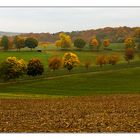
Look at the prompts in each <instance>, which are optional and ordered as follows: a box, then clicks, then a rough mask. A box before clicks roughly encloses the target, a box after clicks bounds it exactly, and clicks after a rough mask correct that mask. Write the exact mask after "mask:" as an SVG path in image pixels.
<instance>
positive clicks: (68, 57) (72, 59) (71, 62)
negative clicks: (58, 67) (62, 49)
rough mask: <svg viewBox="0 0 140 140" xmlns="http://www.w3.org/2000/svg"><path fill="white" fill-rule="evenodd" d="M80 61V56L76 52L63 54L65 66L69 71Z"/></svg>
mask: <svg viewBox="0 0 140 140" xmlns="http://www.w3.org/2000/svg"><path fill="white" fill-rule="evenodd" d="M79 63H80V61H79V59H78V57H77V55H76V54H74V53H71V52H69V53H65V54H64V56H63V66H64V68H66V69H67V70H68V71H69V72H70V71H71V70H72V69H73V68H74V67H76V66H77V65H78V64H79Z"/></svg>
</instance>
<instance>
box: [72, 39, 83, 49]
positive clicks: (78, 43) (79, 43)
mask: <svg viewBox="0 0 140 140" xmlns="http://www.w3.org/2000/svg"><path fill="white" fill-rule="evenodd" d="M85 45H86V42H85V41H84V40H83V39H81V38H78V39H76V40H75V41H74V46H75V47H77V48H79V49H81V48H84V46H85Z"/></svg>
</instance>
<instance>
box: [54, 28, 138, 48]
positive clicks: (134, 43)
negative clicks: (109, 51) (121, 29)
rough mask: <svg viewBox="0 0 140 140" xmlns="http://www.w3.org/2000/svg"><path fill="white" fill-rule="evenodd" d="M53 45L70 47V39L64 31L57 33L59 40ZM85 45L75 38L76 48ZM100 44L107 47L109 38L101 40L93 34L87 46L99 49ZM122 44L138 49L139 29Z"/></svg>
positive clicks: (82, 41) (80, 39) (81, 40)
mask: <svg viewBox="0 0 140 140" xmlns="http://www.w3.org/2000/svg"><path fill="white" fill-rule="evenodd" d="M55 45H56V46H57V47H61V48H65V49H66V48H67V49H68V48H71V47H72V41H71V38H70V36H69V35H66V34H64V33H60V35H59V40H57V41H56V42H55ZM85 45H86V42H85V41H84V40H83V39H82V38H77V39H75V40H74V46H75V47H76V48H78V49H82V48H84V47H85ZM101 45H103V46H104V48H107V47H109V45H110V40H109V39H104V40H103V41H101V40H100V39H99V38H97V37H96V36H94V37H93V38H91V40H90V42H89V46H90V48H92V49H93V48H95V49H96V50H99V48H100V47H101ZM124 45H125V48H126V49H127V48H137V49H140V29H137V30H136V33H135V39H134V38H133V37H128V38H126V39H125V40H124Z"/></svg>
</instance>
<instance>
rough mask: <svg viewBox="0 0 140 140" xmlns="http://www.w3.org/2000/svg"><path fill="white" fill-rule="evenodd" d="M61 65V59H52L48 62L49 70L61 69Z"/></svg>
mask: <svg viewBox="0 0 140 140" xmlns="http://www.w3.org/2000/svg"><path fill="white" fill-rule="evenodd" d="M61 65H62V59H61V58H59V57H52V58H50V59H49V62H48V67H49V68H50V69H51V70H57V69H59V68H60V67H61Z"/></svg>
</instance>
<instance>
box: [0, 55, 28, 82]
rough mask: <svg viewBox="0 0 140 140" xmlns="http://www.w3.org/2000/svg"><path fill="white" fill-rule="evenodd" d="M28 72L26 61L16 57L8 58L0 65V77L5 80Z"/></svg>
mask: <svg viewBox="0 0 140 140" xmlns="http://www.w3.org/2000/svg"><path fill="white" fill-rule="evenodd" d="M26 70H27V67H26V64H25V61H24V60H23V59H17V58H16V57H8V58H7V59H6V60H4V61H3V62H2V63H1V64H0V77H1V78H2V79H4V80H9V79H15V78H18V77H20V76H22V75H23V74H24V73H25V72H26Z"/></svg>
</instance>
